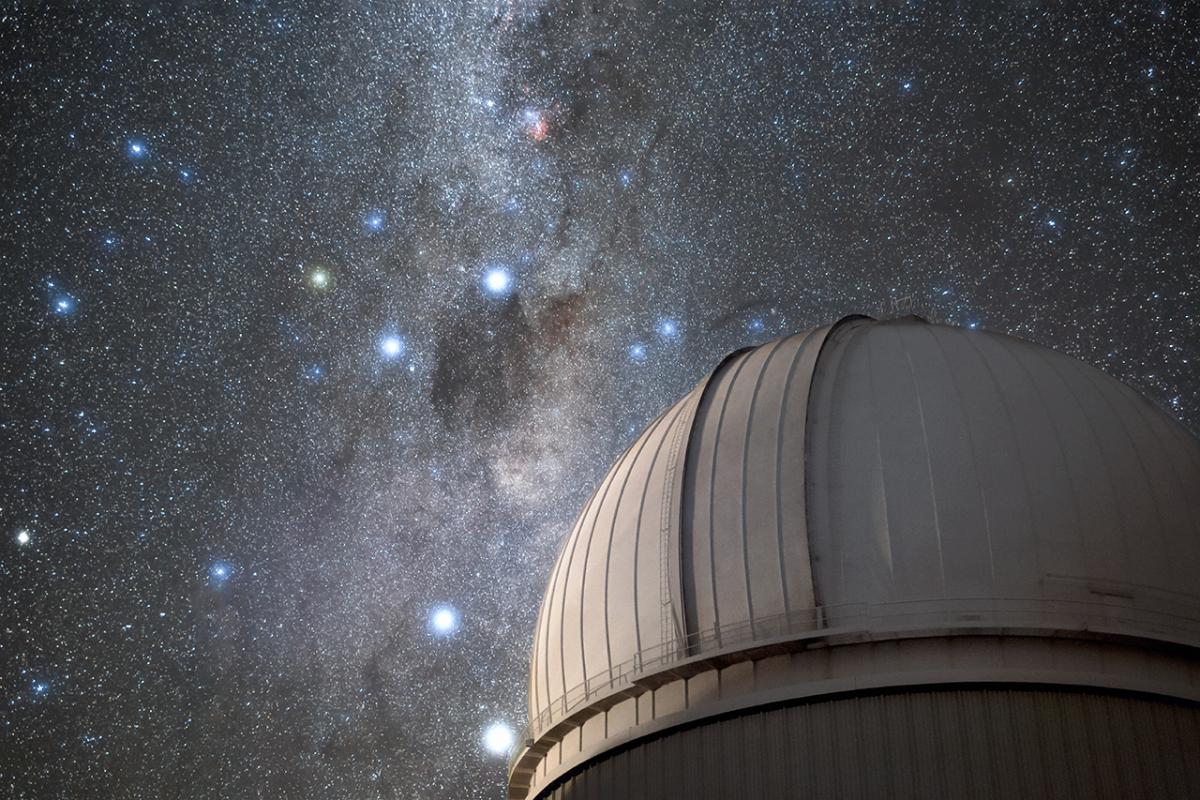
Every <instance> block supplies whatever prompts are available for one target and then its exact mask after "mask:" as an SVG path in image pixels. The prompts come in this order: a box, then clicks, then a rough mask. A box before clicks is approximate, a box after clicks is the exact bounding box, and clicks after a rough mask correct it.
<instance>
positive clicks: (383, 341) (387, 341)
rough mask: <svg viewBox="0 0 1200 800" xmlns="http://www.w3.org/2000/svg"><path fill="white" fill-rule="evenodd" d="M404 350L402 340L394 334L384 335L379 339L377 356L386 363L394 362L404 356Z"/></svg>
mask: <svg viewBox="0 0 1200 800" xmlns="http://www.w3.org/2000/svg"><path fill="white" fill-rule="evenodd" d="M405 349H406V347H405V344H404V340H403V339H401V338H400V337H399V336H397V335H396V334H394V333H389V334H386V335H385V336H382V337H380V339H379V355H381V356H383V357H384V358H386V359H387V360H388V361H395V360H396V359H397V358H399V357H400V356H402V355H404V351H405Z"/></svg>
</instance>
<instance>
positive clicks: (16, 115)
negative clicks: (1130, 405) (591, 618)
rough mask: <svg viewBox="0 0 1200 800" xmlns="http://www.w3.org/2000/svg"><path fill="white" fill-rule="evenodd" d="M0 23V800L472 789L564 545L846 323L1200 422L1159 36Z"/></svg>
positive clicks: (896, 24)
mask: <svg viewBox="0 0 1200 800" xmlns="http://www.w3.org/2000/svg"><path fill="white" fill-rule="evenodd" d="M734 5H735V7H734V8H733V9H729V8H722V7H718V6H716V5H709V4H699V5H696V6H692V7H689V6H687V5H686V4H685V5H683V6H678V5H672V4H668V5H662V4H658V3H646V4H639V3H606V2H599V3H587V4H577V3H556V2H543V1H541V0H511V1H510V2H496V3H467V4H461V5H460V4H448V3H443V2H414V3H383V2H365V3H346V4H335V5H333V6H329V5H323V4H308V3H304V4H293V5H285V4H277V3H270V2H267V3H232V4H227V5H222V6H215V5H214V6H209V5H207V4H183V3H179V4H176V3H161V4H160V3H145V4H143V3H134V4H121V5H116V4H113V7H112V8H107V7H105V6H104V5H102V4H85V5H83V6H81V7H77V8H75V9H74V10H73V11H71V12H68V11H65V10H61V9H59V7H57V6H50V7H39V8H37V9H34V8H33V7H32V6H29V7H24V6H22V5H21V4H18V5H17V6H16V7H15V8H10V9H9V10H8V11H7V12H6V13H4V14H3V15H0V53H3V54H4V55H3V56H2V57H0V64H2V68H0V98H2V99H3V107H4V109H5V113H4V114H2V115H0V181H2V182H3V187H4V191H3V192H2V193H0V262H2V264H3V267H4V275H5V283H4V287H3V294H2V295H0V296H2V297H3V302H4V313H3V314H2V315H0V330H2V331H3V340H4V344H5V347H4V354H3V359H2V361H0V363H2V367H0V492H2V493H0V525H3V526H4V528H3V529H4V531H5V532H6V536H5V538H4V540H3V543H2V545H0V611H2V613H3V621H2V624H0V632H2V634H3V635H2V644H0V691H2V692H3V703H4V706H3V708H4V713H3V715H2V716H0V745H2V746H0V775H3V776H4V785H5V789H6V791H7V792H8V796H11V797H13V798H47V797H68V796H70V797H85V796H88V797H109V798H158V797H172V798H209V797H228V796H246V797H272V798H288V797H295V798H300V797H305V798H308V797H320V798H330V799H331V800H333V799H340V798H347V799H349V798H355V799H356V800H359V799H361V798H401V797H403V798H408V797H422V798H430V799H431V800H432V799H435V798H456V799H457V798H472V797H498V796H501V787H502V785H503V781H504V774H505V770H504V755H505V753H506V752H507V751H508V750H509V748H510V747H511V745H512V743H513V742H514V741H515V737H517V736H518V735H519V734H518V733H517V731H519V730H520V728H521V726H522V724H523V722H524V714H525V710H524V702H525V681H526V670H527V653H528V648H529V646H530V638H531V635H532V628H533V622H534V617H535V615H536V613H537V607H538V603H539V601H540V598H541V593H542V590H543V588H544V586H545V580H546V577H547V575H548V572H549V568H550V565H551V561H552V559H553V558H554V555H555V551H556V546H557V544H558V543H559V542H560V541H561V540H562V538H563V537H564V536H565V535H566V533H567V530H568V528H569V526H570V524H571V522H572V520H573V517H574V515H575V513H576V512H577V510H578V509H579V507H580V506H581V505H582V503H583V501H584V500H585V498H586V496H587V494H588V493H589V492H590V490H591V489H592V487H593V486H594V484H595V483H596V481H597V480H598V479H599V478H600V476H601V475H602V474H603V473H604V471H605V469H606V468H607V466H608V465H609V464H610V463H611V462H612V460H613V459H614V458H615V457H616V456H617V455H618V454H619V453H620V451H621V449H622V448H623V447H624V446H625V445H626V444H627V443H628V442H629V440H630V439H631V438H632V437H633V436H634V435H635V434H636V433H637V432H638V431H639V430H641V428H642V427H643V426H644V425H645V424H646V423H647V422H648V421H649V420H650V419H651V418H652V417H653V415H654V414H655V413H657V411H659V410H660V409H661V408H662V407H663V406H664V405H665V404H666V403H668V402H670V401H671V400H673V399H674V398H675V397H677V396H678V395H679V394H681V393H682V392H683V391H685V390H686V389H687V388H689V387H690V386H691V385H692V384H693V383H694V382H695V381H696V380H697V379H699V378H700V376H701V375H702V373H703V372H704V371H705V370H707V369H708V368H710V367H711V366H712V365H713V364H714V363H715V362H716V361H718V360H719V359H720V357H721V356H723V355H724V354H725V353H726V352H728V351H729V350H732V349H734V348H736V347H739V346H743V345H746V344H749V343H754V342H761V341H765V340H768V339H770V338H773V337H776V336H779V335H782V334H785V333H790V332H793V331H797V330H801V329H804V328H806V327H810V326H812V325H816V324H822V323H825V322H828V321H831V320H833V319H836V318H837V317H839V316H841V315H843V314H846V313H852V312H865V313H872V314H875V315H892V314H900V313H911V312H915V313H919V314H922V315H924V316H926V317H928V318H930V319H934V320H937V321H944V322H950V323H954V324H957V325H961V326H963V327H968V328H972V329H975V328H979V329H989V330H998V331H1004V332H1008V333H1012V334H1015V335H1018V336H1022V337H1024V338H1028V339H1032V340H1034V341H1038V342H1041V343H1044V344H1047V345H1050V346H1052V347H1055V348H1058V349H1060V350H1063V351H1066V352H1068V353H1071V354H1072V355H1076V356H1078V357H1080V358H1082V359H1084V360H1086V361H1089V362H1091V363H1093V364H1096V365H1098V366H1099V367H1101V368H1102V369H1104V370H1106V371H1108V372H1109V373H1111V374H1113V375H1115V376H1117V377H1118V378H1121V379H1122V380H1125V381H1127V382H1129V383H1131V384H1132V385H1133V386H1135V387H1137V388H1138V389H1139V390H1141V391H1142V392H1143V393H1145V394H1146V395H1147V396H1148V397H1150V398H1151V399H1152V400H1153V401H1154V402H1156V403H1158V404H1159V405H1161V406H1162V407H1164V408H1166V409H1167V410H1168V411H1170V412H1171V413H1173V414H1175V415H1176V416H1177V417H1178V418H1180V419H1181V420H1183V421H1184V423H1186V424H1187V425H1189V426H1190V427H1191V428H1192V429H1193V430H1194V429H1196V427H1197V424H1198V423H1200V381H1198V380H1197V378H1196V377H1195V375H1196V370H1195V367H1194V365H1193V364H1192V360H1193V359H1195V358H1197V356H1198V353H1200V325H1198V320H1197V313H1198V309H1200V266H1198V264H1200V244H1198V239H1197V235H1196V230H1197V229H1196V219H1197V215H1198V214H1200V200H1198V198H1200V67H1198V65H1197V57H1198V56H1197V54H1198V52H1200V26H1198V25H1197V23H1196V20H1195V17H1194V15H1192V14H1189V13H1188V12H1187V11H1186V10H1185V8H1184V6H1183V4H1178V5H1176V4H1173V3H1149V4H1139V3H1132V4H1119V5H1118V6H1113V7H1110V8H1109V10H1104V11H1102V10H1100V9H1099V8H1098V7H1097V8H1090V7H1089V8H1086V9H1080V8H1076V9H1074V10H1071V9H1067V8H1065V7H1063V6H1058V5H1049V4H1048V5H1045V6H1040V5H1027V4H1017V5H1014V6H1012V7H1010V8H1003V7H1000V6H998V5H994V4H954V5H951V6H948V7H944V8H936V7H933V6H928V5H927V4H885V5H884V6H883V7H882V8H879V9H868V8H867V7H866V6H861V5H860V4H852V3H845V4H843V3H822V4H796V5H793V6H788V7H787V8H786V9H768V8H757V9H752V8H751V7H749V6H745V5H738V4H734Z"/></svg>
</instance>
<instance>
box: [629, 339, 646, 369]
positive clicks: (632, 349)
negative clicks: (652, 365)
mask: <svg viewBox="0 0 1200 800" xmlns="http://www.w3.org/2000/svg"><path fill="white" fill-rule="evenodd" d="M629 360H630V361H632V362H634V363H635V364H640V363H642V362H643V361H645V360H646V345H644V344H642V343H641V342H634V343H633V344H631V345H629Z"/></svg>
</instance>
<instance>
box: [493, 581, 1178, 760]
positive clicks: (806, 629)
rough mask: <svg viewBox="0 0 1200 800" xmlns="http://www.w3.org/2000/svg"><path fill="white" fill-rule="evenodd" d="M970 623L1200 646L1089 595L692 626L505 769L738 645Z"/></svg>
mask: <svg viewBox="0 0 1200 800" xmlns="http://www.w3.org/2000/svg"><path fill="white" fill-rule="evenodd" d="M1192 607H1194V605H1193V606H1192ZM973 628H980V629H995V628H1015V629H1039V630H1054V631H1076V632H1081V633H1083V632H1092V633H1096V634H1116V635H1126V636H1134V637H1139V638H1143V639H1146V638H1150V639H1156V640H1161V641H1166V642H1172V643H1175V644H1180V645H1184V646H1188V647H1197V648H1200V618H1196V617H1194V616H1189V615H1186V614H1179V613H1174V612H1171V611H1161V610H1156V609H1147V608H1135V607H1132V606H1128V605H1121V604H1118V603H1112V602H1100V601H1094V600H1072V599H1045V598H992V597H987V598H957V599H937V600H902V601H895V602H891V603H848V604H845V605H835V606H818V607H816V608H810V609H799V610H796V611H789V612H784V613H780V614H774V615H771V616H766V617H759V618H757V619H752V620H742V621H739V622H733V623H726V624H723V625H719V626H714V627H712V628H708V629H706V630H703V631H696V632H694V633H692V634H690V635H688V636H686V637H682V638H676V639H672V640H670V641H667V642H663V643H661V644H658V645H654V646H651V647H647V648H645V649H643V650H641V651H640V652H638V653H636V654H634V655H633V657H631V658H629V659H626V660H625V661H622V662H621V663H619V664H616V665H614V666H613V667H612V668H611V669H606V670H603V671H601V672H598V673H596V674H594V675H592V676H591V677H589V678H588V679H587V680H585V681H582V682H580V683H579V684H577V685H575V686H573V687H572V688H571V689H569V690H568V691H566V692H564V693H563V694H562V695H560V696H559V697H557V698H555V700H554V701H553V702H551V703H550V704H549V705H547V706H546V707H544V708H543V709H542V710H541V712H540V713H539V714H538V715H537V716H536V717H534V718H533V719H531V720H529V722H528V724H527V725H526V727H525V730H524V731H523V732H522V735H521V737H520V738H519V739H518V740H517V741H518V743H519V744H518V745H517V747H516V748H514V752H513V755H512V759H511V761H510V764H509V767H510V771H511V769H512V767H513V765H514V764H515V763H516V762H517V760H519V759H520V757H521V755H522V752H523V751H524V750H525V749H526V748H528V747H530V746H532V744H533V743H534V742H535V741H536V740H537V739H539V738H541V736H542V735H543V734H544V733H545V732H546V731H547V730H549V729H550V728H552V727H553V726H554V725H556V724H558V723H560V722H562V721H563V720H566V719H567V718H569V717H571V716H572V715H573V714H575V713H576V712H578V711H580V710H582V709H584V708H586V707H588V706H589V705H591V704H592V703H594V702H596V701H597V700H599V699H600V698H602V697H608V696H611V695H614V694H616V693H618V692H621V691H624V690H626V689H628V688H629V687H630V686H631V685H633V684H634V683H635V681H637V680H638V679H641V678H647V677H649V676H652V675H656V674H660V673H669V672H671V670H672V669H678V668H681V667H683V666H684V665H686V664H689V663H693V662H696V661H704V660H705V659H709V658H714V657H718V656H721V657H729V656H732V655H734V654H736V653H737V652H738V651H739V650H750V649H754V648H757V647H760V646H763V647H766V646H770V645H772V644H779V643H781V641H788V642H791V641H795V642H805V641H812V642H815V641H819V640H823V639H829V638H832V637H839V636H847V635H853V634H864V635H866V636H867V637H871V636H875V635H878V636H879V638H889V634H903V633H906V632H907V633H912V632H915V631H925V630H929V631H934V630H941V631H946V630H947V629H954V630H956V631H962V632H969V630H970V629H973ZM750 645H753V646H754V647H749V646H750ZM735 660H736V659H735ZM731 663H732V662H731Z"/></svg>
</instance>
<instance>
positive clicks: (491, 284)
mask: <svg viewBox="0 0 1200 800" xmlns="http://www.w3.org/2000/svg"><path fill="white" fill-rule="evenodd" d="M512 286H513V276H512V273H511V272H509V271H508V269H507V268H506V267H502V266H495V267H489V268H488V269H487V271H486V272H484V273H483V288H484V290H485V291H486V292H487V293H488V294H490V295H492V296H493V297H504V296H505V295H507V294H508V293H509V292H510V291H512Z"/></svg>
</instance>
